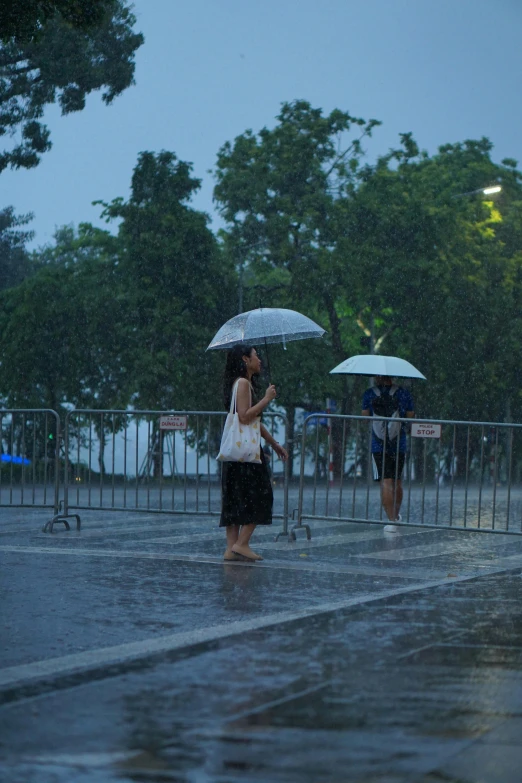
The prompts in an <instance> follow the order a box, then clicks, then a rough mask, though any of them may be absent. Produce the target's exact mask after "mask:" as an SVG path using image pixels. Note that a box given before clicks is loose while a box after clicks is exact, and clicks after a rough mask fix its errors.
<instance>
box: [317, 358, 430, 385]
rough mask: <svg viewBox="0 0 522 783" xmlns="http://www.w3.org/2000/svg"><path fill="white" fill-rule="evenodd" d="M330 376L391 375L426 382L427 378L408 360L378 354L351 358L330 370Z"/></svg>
mask: <svg viewBox="0 0 522 783" xmlns="http://www.w3.org/2000/svg"><path fill="white" fill-rule="evenodd" d="M330 375H389V376H391V377H392V378H422V380H424V381H425V380H426V377H425V376H424V375H423V374H422V373H421V372H419V370H417V368H416V367H414V366H413V364H410V362H407V361H406V359H400V358H399V357H398V356H381V355H380V354H377V353H376V354H373V353H372V354H370V353H368V354H361V355H359V356H350V358H349V359H345V360H344V362H341V364H338V365H337V367H334V369H333V370H330Z"/></svg>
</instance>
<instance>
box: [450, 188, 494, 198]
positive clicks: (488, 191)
mask: <svg viewBox="0 0 522 783" xmlns="http://www.w3.org/2000/svg"><path fill="white" fill-rule="evenodd" d="M501 190H502V185H490V186H488V187H486V188H478V189H477V190H468V192H467V193H455V195H454V196H453V198H460V197H461V196H475V195H476V194H477V193H482V194H483V195H484V196H492V195H493V193H500V191H501Z"/></svg>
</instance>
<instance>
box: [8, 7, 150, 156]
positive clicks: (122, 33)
mask: <svg viewBox="0 0 522 783" xmlns="http://www.w3.org/2000/svg"><path fill="white" fill-rule="evenodd" d="M64 5H66V4H62V3H58V4H56V3H52V4H50V3H49V4H48V3H38V4H33V5H32V6H30V7H29V8H27V9H26V14H27V17H25V16H24V15H23V14H22V16H21V24H22V27H23V30H22V31H21V33H19V34H18V35H17V34H15V35H13V36H12V37H4V38H3V40H2V43H1V44H0V136H4V137H7V138H9V137H11V139H13V142H12V143H11V144H9V143H8V144H4V150H3V151H2V152H0V172H1V171H2V170H4V169H5V168H7V167H12V168H21V167H23V168H31V167H34V166H36V165H37V164H38V162H39V160H40V156H41V155H42V154H43V153H44V152H46V151H47V150H49V149H50V147H51V141H50V132H49V129H48V128H47V127H46V126H45V124H44V123H43V122H42V116H43V113H44V109H45V107H46V106H48V105H49V104H53V103H56V102H58V104H59V106H60V108H61V111H62V114H69V113H71V112H75V111H81V110H82V109H83V108H84V107H85V101H86V97H87V95H89V94H90V93H91V92H94V91H96V90H100V89H101V90H103V93H102V98H103V100H104V102H105V103H107V104H110V103H111V102H112V101H113V100H114V98H116V97H117V96H118V95H120V94H121V93H122V92H123V91H124V90H125V89H126V88H127V87H128V86H129V85H130V84H132V83H133V79H134V55H135V52H136V50H137V49H138V47H139V46H141V44H142V43H143V36H142V35H141V34H140V33H136V32H135V31H134V29H133V27H134V24H135V21H136V20H135V18H134V16H133V14H132V13H131V11H130V9H129V7H128V6H127V4H126V2H125V0H107V2H105V3H102V4H99V3H98V4H95V6H96V7H94V6H93V7H92V8H91V11H92V12H93V13H94V11H96V13H95V14H94V15H93V16H92V17H91V16H90V13H91V11H89V4H88V3H84V2H80V0H78V2H77V3H70V4H67V5H68V8H67V11H66V13H65V15H64V14H63V13H62V11H64V9H63V7H62V6H64ZM53 6H55V10H54V11H53ZM98 6H99V7H98ZM31 8H32V9H33V15H32V12H31ZM24 18H25V19H26V22H24ZM31 19H33V22H31ZM75 19H76V23H75V21H74V20H75ZM25 24H27V25H28V28H27V29H28V30H30V29H31V24H35V25H36V26H37V27H38V32H37V34H35V35H28V34H25V33H24V30H25V26H24V25H25ZM15 32H16V31H15ZM15 135H16V140H14V138H15Z"/></svg>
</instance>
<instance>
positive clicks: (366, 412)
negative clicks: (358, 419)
mask: <svg viewBox="0 0 522 783" xmlns="http://www.w3.org/2000/svg"><path fill="white" fill-rule="evenodd" d="M369 415H370V409H369V408H364V409H363V410H362V411H361V416H369Z"/></svg>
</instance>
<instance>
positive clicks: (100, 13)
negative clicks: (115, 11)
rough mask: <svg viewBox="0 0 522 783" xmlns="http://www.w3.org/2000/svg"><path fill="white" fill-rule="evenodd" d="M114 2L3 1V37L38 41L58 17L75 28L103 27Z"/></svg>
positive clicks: (0, 18) (0, 21)
mask: <svg viewBox="0 0 522 783" xmlns="http://www.w3.org/2000/svg"><path fill="white" fill-rule="evenodd" d="M111 4H112V0H23V2H20V0H3V2H2V4H1V5H0V37H1V38H2V39H3V40H8V39H9V38H16V39H17V40H18V41H29V40H34V39H35V38H37V37H38V35H39V34H40V33H41V31H42V29H43V28H44V27H45V25H46V24H47V22H48V21H49V20H50V19H52V18H53V17H55V16H57V15H58V14H59V15H60V16H61V18H62V19H63V20H64V21H65V22H67V24H69V25H71V26H72V27H76V28H79V29H89V28H92V27H94V26H95V25H97V24H100V22H101V21H102V19H103V17H104V15H105V14H106V13H107V11H108V9H109V6H110V5H111Z"/></svg>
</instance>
